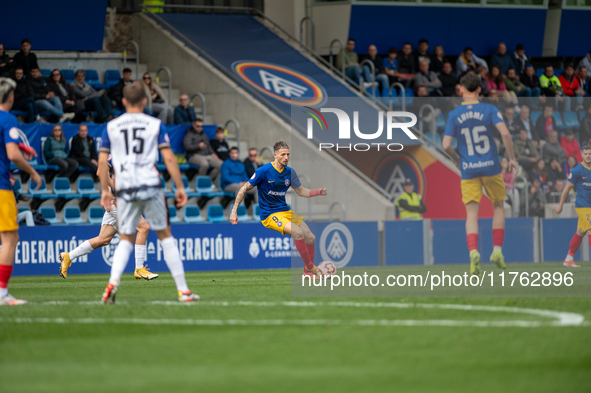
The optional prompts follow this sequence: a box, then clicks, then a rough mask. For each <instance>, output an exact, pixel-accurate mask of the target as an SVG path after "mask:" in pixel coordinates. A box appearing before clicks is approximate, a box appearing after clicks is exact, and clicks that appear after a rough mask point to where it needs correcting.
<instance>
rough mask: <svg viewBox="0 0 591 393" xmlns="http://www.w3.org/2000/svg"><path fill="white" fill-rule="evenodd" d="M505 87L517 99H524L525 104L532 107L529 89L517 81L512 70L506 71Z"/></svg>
mask: <svg viewBox="0 0 591 393" xmlns="http://www.w3.org/2000/svg"><path fill="white" fill-rule="evenodd" d="M505 86H507V90H509V91H510V92H511V91H512V92H514V93H515V95H516V96H517V97H526V102H527V104H528V105H530V106H532V107H533V106H534V102H533V101H532V98H531V89H530V88H529V87H527V86H525V85H524V84H523V83H521V82H520V81H519V78H518V77H517V75H516V74H515V70H514V69H513V68H509V69H508V70H507V78H505Z"/></svg>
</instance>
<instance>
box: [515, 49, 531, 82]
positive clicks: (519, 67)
mask: <svg viewBox="0 0 591 393" xmlns="http://www.w3.org/2000/svg"><path fill="white" fill-rule="evenodd" d="M512 60H513V64H514V65H515V73H516V74H517V77H518V78H521V76H522V75H525V69H526V67H527V66H528V63H529V59H528V58H527V56H526V55H525V47H524V46H523V44H517V46H516V47H515V52H513V57H512Z"/></svg>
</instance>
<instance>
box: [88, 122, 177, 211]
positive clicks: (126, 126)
mask: <svg viewBox="0 0 591 393" xmlns="http://www.w3.org/2000/svg"><path fill="white" fill-rule="evenodd" d="M165 147H170V139H169V138H168V134H166V130H165V129H164V126H163V124H162V122H161V121H160V120H159V119H156V118H154V117H151V116H148V115H145V114H143V113H125V114H123V115H121V116H119V117H117V118H116V119H113V120H111V121H110V122H108V123H107V127H106V128H105V131H103V135H102V142H101V146H100V148H99V151H102V152H108V153H111V163H112V165H113V171H114V172H115V188H116V189H117V195H118V196H119V197H121V198H123V199H125V200H127V201H132V200H134V199H139V200H146V199H149V198H151V197H153V196H154V195H155V194H156V193H157V192H158V191H159V190H160V187H161V184H160V176H159V174H158V170H157V169H156V167H155V166H154V164H155V163H156V162H157V161H158V149H162V148H165Z"/></svg>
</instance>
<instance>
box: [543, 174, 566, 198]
mask: <svg viewBox="0 0 591 393" xmlns="http://www.w3.org/2000/svg"><path fill="white" fill-rule="evenodd" d="M562 190H564V179H556V182H555V183H554V185H553V186H552V187H551V188H550V195H546V200H547V201H548V203H559V202H560V196H561V195H562ZM566 201H567V202H570V195H569V196H568V197H567V199H566Z"/></svg>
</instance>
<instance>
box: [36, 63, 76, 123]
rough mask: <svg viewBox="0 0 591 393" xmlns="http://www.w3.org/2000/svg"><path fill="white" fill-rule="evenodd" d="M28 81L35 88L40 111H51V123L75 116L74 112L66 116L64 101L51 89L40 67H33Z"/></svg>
mask: <svg viewBox="0 0 591 393" xmlns="http://www.w3.org/2000/svg"><path fill="white" fill-rule="evenodd" d="M28 81H29V84H30V85H31V88H32V89H33V98H34V99H35V105H37V110H38V111H39V112H42V111H47V112H49V113H51V117H50V121H51V123H58V122H59V123H61V122H63V121H66V120H70V119H72V118H73V117H74V114H73V113H68V114H67V115H66V116H64V108H63V107H62V102H61V101H60V99H59V97H56V95H55V93H54V92H52V91H50V90H49V87H48V86H47V82H45V79H43V78H42V77H41V71H39V68H33V69H32V70H31V75H30V77H29V79H28ZM62 117H63V118H62Z"/></svg>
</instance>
